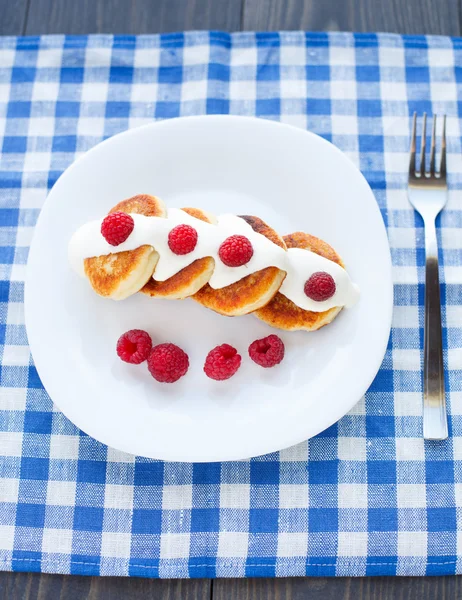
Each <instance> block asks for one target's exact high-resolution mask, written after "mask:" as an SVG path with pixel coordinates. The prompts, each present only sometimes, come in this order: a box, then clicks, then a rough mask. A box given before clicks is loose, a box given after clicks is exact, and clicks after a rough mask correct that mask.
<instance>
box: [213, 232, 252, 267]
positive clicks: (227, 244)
mask: <svg viewBox="0 0 462 600" xmlns="http://www.w3.org/2000/svg"><path fill="white" fill-rule="evenodd" d="M218 256H219V257H220V259H221V261H222V262H223V263H224V264H225V265H226V266H227V267H242V265H245V264H246V263H248V262H249V260H250V259H251V258H252V256H253V248H252V244H251V243H250V241H249V240H248V239H247V238H246V237H245V236H243V235H232V236H231V237H229V238H226V240H225V241H224V242H223V243H222V244H221V246H220V248H219V249H218Z"/></svg>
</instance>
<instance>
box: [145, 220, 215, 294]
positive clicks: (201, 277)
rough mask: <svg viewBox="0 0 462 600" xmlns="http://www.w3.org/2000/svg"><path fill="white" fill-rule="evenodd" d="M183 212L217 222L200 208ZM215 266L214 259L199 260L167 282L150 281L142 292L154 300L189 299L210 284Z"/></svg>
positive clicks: (210, 221)
mask: <svg viewBox="0 0 462 600" xmlns="http://www.w3.org/2000/svg"><path fill="white" fill-rule="evenodd" d="M182 210H184V211H185V212H187V213H188V214H189V215H191V216H192V217H195V218H196V219H200V220H201V221H205V222H206V223H214V222H215V221H216V219H215V217H214V216H213V215H210V214H209V213H206V212H205V211H203V210H200V209H198V208H183V209H182ZM214 266H215V261H214V260H213V258H211V257H204V258H198V259H197V260H195V261H194V262H193V263H191V264H190V265H188V266H187V267H185V268H184V269H181V271H179V272H178V273H175V275H173V276H172V277H169V278H168V279H166V280H165V281H155V280H154V279H152V278H151V279H149V281H148V282H147V283H146V285H145V286H144V287H143V288H142V289H141V290H140V291H141V293H143V294H146V295H147V296H152V297H153V298H169V299H172V300H173V299H180V300H182V299H183V298H188V296H192V295H193V294H195V293H196V292H197V291H198V290H200V289H201V288H202V287H203V286H204V285H205V284H206V283H207V282H208V280H209V279H210V277H211V276H212V273H213V269H214Z"/></svg>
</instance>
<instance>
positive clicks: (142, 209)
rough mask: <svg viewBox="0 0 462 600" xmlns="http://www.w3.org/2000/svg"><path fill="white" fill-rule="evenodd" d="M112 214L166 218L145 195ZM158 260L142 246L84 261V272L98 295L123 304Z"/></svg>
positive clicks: (158, 202)
mask: <svg viewBox="0 0 462 600" xmlns="http://www.w3.org/2000/svg"><path fill="white" fill-rule="evenodd" d="M114 212H125V213H137V214H140V215H146V216H155V217H165V216H166V214H167V213H166V209H165V205H164V203H163V202H162V200H160V199H159V198H156V197H155V196H149V195H147V194H139V195H137V196H133V197H132V198H127V199H126V200H122V202H119V203H118V204H116V206H114V208H112V209H111V210H110V211H109V214H110V213H114ZM158 260H159V255H158V253H157V252H156V251H155V250H154V248H153V247H152V246H149V245H144V246H140V247H139V248H136V249H135V250H127V251H124V252H114V253H111V254H107V255H104V256H95V257H92V258H86V259H85V260H84V270H85V275H86V276H87V278H88V280H89V281H90V284H91V286H92V288H93V289H94V290H95V292H96V293H97V294H99V295H100V296H105V297H106V298H112V299H113V300H123V299H124V298H128V296H131V295H132V294H135V293H136V292H138V291H139V290H140V289H141V288H142V287H143V286H144V284H145V283H146V282H147V281H148V279H149V278H150V277H151V276H152V273H153V271H154V269H155V267H156V264H157V261H158Z"/></svg>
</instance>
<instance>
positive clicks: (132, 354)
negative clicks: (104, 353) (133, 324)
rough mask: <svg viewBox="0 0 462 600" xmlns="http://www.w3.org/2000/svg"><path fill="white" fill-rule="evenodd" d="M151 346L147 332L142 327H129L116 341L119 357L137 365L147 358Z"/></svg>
mask: <svg viewBox="0 0 462 600" xmlns="http://www.w3.org/2000/svg"><path fill="white" fill-rule="evenodd" d="M151 348H152V340H151V336H150V335H149V333H147V332H146V331H143V330H142V329H131V330H130V331H127V332H126V333H124V334H123V335H121V336H120V338H119V340H118V342H117V354H118V356H119V358H121V359H122V360H123V361H125V362H127V363H131V364H132V365H139V364H140V363H142V362H143V361H145V360H146V359H147V357H148V356H149V353H150V351H151Z"/></svg>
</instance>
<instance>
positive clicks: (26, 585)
mask: <svg viewBox="0 0 462 600" xmlns="http://www.w3.org/2000/svg"><path fill="white" fill-rule="evenodd" d="M210 597H211V581H210V580H206V579H189V580H188V579H184V580H181V579H172V580H161V579H138V578H136V577H130V578H127V577H79V576H76V575H44V574H42V575H39V574H37V573H0V600H127V599H128V598H147V599H148V598H165V599H167V598H168V599H170V600H210Z"/></svg>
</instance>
